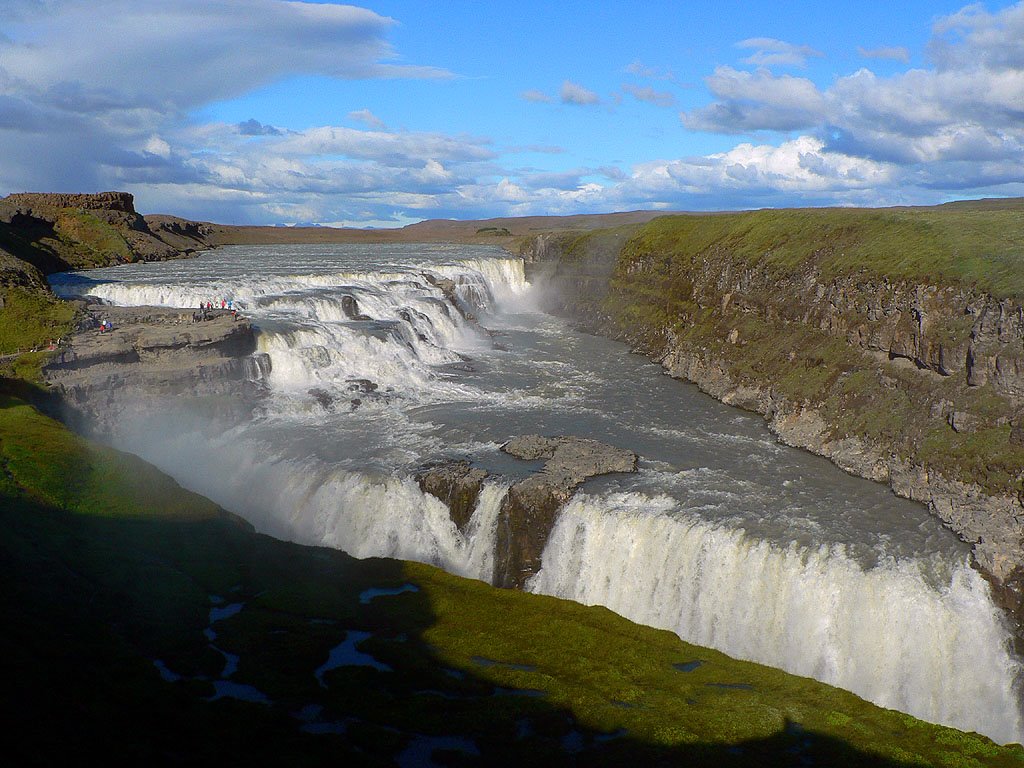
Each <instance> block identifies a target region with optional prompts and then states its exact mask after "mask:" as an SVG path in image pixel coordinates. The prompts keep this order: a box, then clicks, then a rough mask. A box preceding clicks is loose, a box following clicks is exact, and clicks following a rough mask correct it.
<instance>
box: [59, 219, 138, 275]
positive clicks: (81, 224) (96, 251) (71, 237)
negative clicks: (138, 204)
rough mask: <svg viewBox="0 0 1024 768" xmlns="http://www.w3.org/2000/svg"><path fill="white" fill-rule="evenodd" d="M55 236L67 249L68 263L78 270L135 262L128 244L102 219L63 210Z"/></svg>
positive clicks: (114, 228) (115, 229)
mask: <svg viewBox="0 0 1024 768" xmlns="http://www.w3.org/2000/svg"><path fill="white" fill-rule="evenodd" d="M56 218H57V220H56V222H55V224H54V232H55V234H56V236H57V237H58V239H59V240H60V241H61V242H62V243H63V244H64V245H65V246H66V247H67V250H68V253H67V255H66V259H67V261H68V263H70V264H71V266H72V267H74V268H77V269H84V268H91V267H95V266H97V262H100V265H102V264H116V263H118V262H122V261H131V259H132V250H131V247H130V246H129V245H128V243H127V241H126V240H125V239H124V237H123V236H122V235H121V233H120V232H118V230H117V228H116V227H113V226H111V225H110V224H108V223H107V222H105V221H103V220H102V219H99V218H97V217H96V216H95V215H93V214H91V213H89V212H88V211H84V210H77V209H74V208H65V209H62V210H61V211H60V212H59V214H58V215H57V217H56Z"/></svg>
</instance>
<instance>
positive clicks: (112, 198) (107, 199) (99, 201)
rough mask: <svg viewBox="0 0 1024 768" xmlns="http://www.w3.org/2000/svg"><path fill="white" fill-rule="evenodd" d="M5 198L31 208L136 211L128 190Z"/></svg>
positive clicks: (21, 194) (15, 195) (30, 194)
mask: <svg viewBox="0 0 1024 768" xmlns="http://www.w3.org/2000/svg"><path fill="white" fill-rule="evenodd" d="M5 199H6V201H7V202H9V203H12V204H14V205H16V206H24V207H29V208H32V207H48V208H80V209H82V210H85V211H121V212H122V213H135V198H134V196H132V195H131V194H129V193H128V192H97V193H95V194H60V193H52V192H19V193H16V194H13V195H8V196H7V197H6V198H5Z"/></svg>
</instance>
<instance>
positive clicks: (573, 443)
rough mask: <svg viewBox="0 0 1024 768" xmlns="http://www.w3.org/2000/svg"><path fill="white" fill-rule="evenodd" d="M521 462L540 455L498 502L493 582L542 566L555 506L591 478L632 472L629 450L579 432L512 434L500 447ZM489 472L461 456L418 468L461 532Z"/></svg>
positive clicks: (515, 585) (518, 581)
mask: <svg viewBox="0 0 1024 768" xmlns="http://www.w3.org/2000/svg"><path fill="white" fill-rule="evenodd" d="M501 450H502V451H504V452H505V453H507V454H509V455H510V456H515V457H516V458H518V459H523V460H524V461H539V460H542V459H543V460H544V465H543V467H542V468H541V469H540V471H538V472H536V473H535V474H532V475H530V476H529V477H527V478H525V479H523V480H519V481H518V482H516V483H513V484H512V485H511V487H509V489H508V492H507V493H506V494H505V498H504V499H502V502H501V510H500V511H499V513H498V529H497V536H496V541H495V552H494V574H493V576H492V579H491V583H492V584H494V585H496V586H499V587H507V588H512V589H522V588H523V586H524V585H525V584H526V581H527V580H528V579H529V578H530V577H531V576H533V574H535V573H536V572H537V571H538V570H540V565H541V555H542V554H543V552H544V545H545V544H547V541H548V537H549V536H550V535H551V529H552V527H553V526H554V524H555V521H556V519H557V517H558V511H559V510H560V509H561V508H562V507H563V506H564V505H565V503H566V502H568V501H569V499H571V498H572V495H573V494H574V493H575V492H576V490H577V489H578V488H579V487H580V486H581V485H582V484H583V483H584V482H585V481H586V480H587V479H589V478H591V477H596V476H598V475H607V474H611V473H613V472H635V471H636V462H637V455H636V454H635V453H633V452H632V451H627V450H624V449H622V448H615V447H614V446H611V445H607V444H605V443H601V442H598V441H597V440H588V439H586V438H582V437H571V436H561V437H541V436H539V435H523V436H520V437H514V438H512V439H511V440H509V441H508V442H507V443H505V444H504V445H503V446H501ZM487 477H488V473H487V472H486V471H485V470H483V469H479V468H476V467H474V466H473V465H472V464H471V463H470V462H469V461H467V460H465V459H457V460H452V461H443V462H439V463H437V464H433V465H431V466H429V467H425V468H424V469H422V470H420V471H419V472H417V473H416V480H417V482H418V483H419V486H420V488H421V489H422V490H423V492H424V493H429V494H431V495H432V496H435V497H436V498H438V499H440V500H441V501H443V502H444V503H445V504H446V505H447V506H448V509H449V514H450V516H451V519H452V522H454V523H455V525H456V527H457V528H458V529H459V530H460V531H462V532H463V533H464V532H465V531H466V528H467V525H468V523H469V520H470V518H471V517H472V516H473V512H474V510H475V509H476V505H477V502H478V501H479V498H480V491H481V489H482V488H483V484H484V481H485V480H486V479H487Z"/></svg>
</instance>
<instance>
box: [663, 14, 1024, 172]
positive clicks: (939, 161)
mask: <svg viewBox="0 0 1024 768" xmlns="http://www.w3.org/2000/svg"><path fill="white" fill-rule="evenodd" d="M934 30H935V39H934V40H933V43H932V45H931V47H930V50H931V51H932V55H933V58H934V67H932V68H930V69H909V70H907V71H905V72H902V73H899V74H895V75H892V76H888V77H883V76H879V75H877V74H875V73H874V72H872V71H871V70H869V69H860V70H858V71H857V72H854V73H852V74H850V75H847V76H844V77H840V78H838V79H836V80H835V81H834V82H833V83H832V84H831V85H830V86H829V87H827V88H824V89H821V88H818V87H817V86H816V85H815V84H814V83H813V82H811V81H810V80H808V79H804V78H796V77H791V76H788V75H787V76H777V75H775V74H773V73H771V72H770V71H768V70H765V69H758V70H757V71H754V72H747V71H740V70H736V69H733V68H731V67H719V68H718V69H716V70H715V72H714V73H713V74H712V75H711V76H710V77H708V78H707V84H708V88H709V90H710V91H711V92H712V94H713V95H714V97H715V100H714V101H713V102H712V103H711V104H709V105H707V106H705V107H703V108H699V109H696V110H692V111H689V112H684V113H683V114H682V115H681V118H682V121H683V124H684V125H685V126H686V127H688V128H691V129H693V130H702V131H711V132H718V133H726V134H750V133H757V132H793V131H805V132H807V133H808V135H810V136H813V137H815V138H816V140H819V141H821V142H822V147H823V151H824V152H825V153H826V154H827V153H836V154H841V155H843V156H849V157H861V158H864V159H865V160H869V161H872V162H878V163H888V164H893V165H895V166H899V167H901V168H904V169H906V170H908V172H909V171H910V170H911V169H912V170H913V173H912V174H910V173H908V175H907V177H906V178H907V179H910V180H912V182H913V183H914V184H918V185H920V186H923V187H929V188H930V187H933V186H946V187H948V188H950V189H966V188H973V187H985V188H986V189H990V188H993V187H998V186H1000V185H1007V184H1011V185H1012V184H1019V183H1020V182H1022V181H1024V3H1018V4H1016V5H1014V6H1011V7H1010V8H1007V9H1004V10H1003V11H1001V12H998V13H988V12H987V11H985V10H984V9H983V8H982V7H981V6H970V7H968V8H966V9H964V10H963V11H960V12H959V13H956V14H953V15H951V16H948V17H945V18H941V19H939V20H938V21H937V22H936V23H935V26H934ZM875 53H876V54H878V50H876V51H875ZM971 164H973V165H971ZM957 174H961V175H962V178H963V179H964V182H963V185H961V183H960V182H958V181H957V180H956V175H957Z"/></svg>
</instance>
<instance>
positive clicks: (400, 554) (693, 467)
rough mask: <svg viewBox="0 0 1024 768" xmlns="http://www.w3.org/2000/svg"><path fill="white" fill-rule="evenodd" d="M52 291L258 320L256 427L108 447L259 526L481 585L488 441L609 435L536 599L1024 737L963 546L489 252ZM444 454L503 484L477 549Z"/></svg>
mask: <svg viewBox="0 0 1024 768" xmlns="http://www.w3.org/2000/svg"><path fill="white" fill-rule="evenodd" d="M443 279H448V280H452V281H453V282H454V284H455V286H456V293H457V303H458V305H459V306H458V307H457V306H454V305H453V304H452V303H451V302H450V301H449V300H448V299H447V298H446V297H445V294H444V292H443V291H442V290H441V289H440V288H439V287H438V286H437V283H438V282H439V281H440V280H443ZM52 282H53V284H54V289H55V290H56V291H57V292H58V293H59V294H61V295H64V296H74V295H83V294H91V295H93V296H98V297H100V298H102V299H103V300H104V301H106V302H109V303H112V304H121V305H144V304H152V305H162V306H173V307H197V306H198V305H199V303H200V302H205V301H218V302H219V300H220V299H221V298H224V299H230V300H231V301H233V302H234V303H235V304H236V305H238V306H239V307H241V309H242V312H243V314H244V315H245V316H247V317H249V318H250V319H251V320H252V321H253V324H254V325H255V326H256V327H257V329H258V339H259V348H260V351H262V352H265V353H266V354H267V355H268V356H269V358H270V361H271V372H270V373H269V375H268V376H267V378H266V384H267V386H268V388H269V394H268V397H267V398H266V401H265V404H264V406H263V407H262V409H261V411H260V412H259V413H258V414H257V415H256V417H255V418H254V419H253V420H252V421H250V422H248V423H245V424H241V425H234V426H228V425H218V424H215V423H210V422H208V421H206V420H203V419H200V418H198V417H194V416H190V415H189V414H187V413H181V412H179V411H177V410H176V409H175V404H174V403H167V404H158V405H155V407H154V408H153V409H152V412H153V415H152V416H151V417H150V418H148V419H146V420H145V421H144V422H142V421H140V422H136V423H131V424H124V425H123V426H122V429H121V432H120V434H119V435H118V436H117V438H116V441H117V444H118V446H119V447H122V448H125V449H127V450H130V451H132V452H134V453H137V454H139V455H141V456H143V457H144V458H146V459H148V460H149V461H151V462H153V463H154V464H156V465H157V466H159V467H161V468H162V469H164V470H165V471H167V472H169V473H170V474H171V475H173V476H174V477H175V478H176V479H178V481H179V482H181V483H182V484H183V485H185V486H187V487H190V488H193V489H195V490H197V491H199V492H200V493H203V494H204V495H206V496H208V497H210V498H212V499H214V500H215V501H217V502H218V503H220V504H221V505H223V506H224V507H225V508H227V509H230V510H232V511H234V512H237V513H238V514H240V515H242V516H244V517H246V518H247V519H248V520H250V521H251V522H252V523H253V524H254V525H256V526H257V527H258V528H259V529H260V530H263V531H265V532H267V533H270V534H273V535H276V536H279V537H282V538H287V539H292V540H296V541H300V542H303V543H308V544H317V545H324V546H331V547H337V548H340V549H343V550H345V551H346V552H349V553H351V554H353V555H355V556H357V557H369V556H386V557H397V558H403V559H411V560H420V561H424V562H428V563H433V564H436V565H439V566H442V567H443V568H445V569H447V570H449V571H452V572H454V573H458V574H461V575H464V576H469V577H473V578H479V579H484V580H489V578H490V575H491V572H492V569H493V560H494V541H495V523H496V519H497V513H498V509H499V506H500V503H501V499H502V496H503V494H504V492H505V490H506V488H507V486H508V484H509V483H510V482H511V481H512V480H514V479H516V478H518V477H521V476H523V475H524V474H525V473H527V472H529V471H531V470H532V469H534V467H533V466H532V465H527V464H526V463H524V462H519V461H517V460H515V459H512V458H510V457H508V456H505V455H504V454H502V453H501V452H500V451H499V446H500V445H501V444H502V443H503V442H505V441H506V440H508V439H509V438H510V437H512V436H514V435H517V434H527V433H539V434H546V435H556V434H573V435H579V436H582V437H590V438H595V439H597V440H601V441H604V442H607V443H611V444H614V445H617V446H621V447H623V448H629V449H631V450H633V451H635V452H637V453H638V454H639V455H640V456H641V460H640V469H639V472H638V473H637V474H635V475H617V476H609V477H605V478H597V479H594V480H591V481H589V482H588V483H587V484H586V485H584V487H583V489H582V490H581V492H580V493H578V494H577V496H576V497H575V498H574V499H573V500H572V501H571V502H570V503H569V504H568V505H567V506H566V507H565V508H564V509H563V510H562V512H561V513H560V516H559V518H558V520H557V522H556V524H555V528H554V530H553V532H552V535H551V538H550V540H549V542H548V544H547V547H546V549H545V551H544V556H543V566H542V569H541V571H540V572H539V573H538V574H537V575H536V576H535V577H534V578H533V579H532V580H531V581H530V582H529V585H528V588H529V589H530V590H532V591H535V592H543V593H546V594H551V595H557V596H560V597H565V598H569V599H572V600H577V601H579V602H583V603H588V604H601V605H605V606H607V607H609V608H611V609H612V610H614V611H616V612H618V613H620V614H622V615H624V616H626V617H628V618H630V619H632V620H634V621H637V622H640V623H643V624H649V625H652V626H656V627H661V628H665V629H670V630H672V631H674V632H676V633H677V634H678V635H679V636H680V637H682V638H684V639H686V640H688V641H690V642H694V643H697V644H701V645H706V646H711V647H714V648H717V649H719V650H722V651H724V652H726V653H728V654H731V655H733V656H737V657H741V658H745V659H751V660H754V661H759V662H762V663H766V664H770V665H772V666H777V667H781V668H783V669H785V670H787V671H790V672H793V673H796V674H799V675H806V676H810V677H815V678H817V679H819V680H822V681H825V682H828V683H831V684H833V685H837V686H840V687H842V688H846V689H848V690H851V691H853V692H855V693H857V694H859V695H861V696H863V697H864V698H867V699H869V700H871V701H874V702H876V703H878V704H880V705H882V706H885V707H891V708H895V709H900V710H903V711H905V712H909V713H911V714H913V715H916V716H918V717H921V718H923V719H926V720H930V721H933V722H939V723H945V724H948V725H953V726H956V727H958V728H961V729H964V730H974V731H979V732H981V733H984V734H986V735H989V736H991V737H992V738H993V739H995V740H997V741H1000V742H1009V741H1021V740H1024V727H1022V720H1021V707H1020V695H1019V690H1018V687H1017V683H1018V678H1019V676H1020V672H1021V667H1020V664H1019V662H1018V661H1017V660H1016V659H1015V658H1014V657H1013V656H1012V655H1011V653H1010V651H1009V645H1010V636H1009V633H1008V630H1007V628H1006V626H1005V623H1004V621H1003V619H1002V617H1001V615H1000V612H999V611H998V609H996V607H995V606H994V605H993V604H992V601H991V599H990V597H989V593H988V589H987V585H986V584H985V582H984V581H983V580H982V579H981V578H980V577H979V576H978V575H977V574H976V573H975V572H974V571H973V570H972V569H971V568H970V567H969V565H968V551H969V550H968V547H967V546H966V545H964V544H962V543H961V542H959V541H958V540H957V539H956V538H955V537H954V536H953V535H952V534H951V533H950V532H948V531H947V530H946V529H944V528H943V527H942V526H941V525H940V524H939V522H938V521H937V520H936V519H935V518H933V517H931V516H929V515H928V513H927V512H926V510H925V509H924V508H923V507H922V506H920V505H918V504H914V503H911V502H908V501H904V500H901V499H898V498H896V497H895V496H893V495H892V493H891V492H890V491H889V490H888V489H887V488H885V487H883V486H881V485H878V484H875V483H871V482H869V481H866V480H861V479H857V478H853V477H850V476H848V475H846V474H844V473H843V472H841V471H840V470H838V469H837V468H835V467H833V466H832V465H831V464H829V463H828V462H827V461H825V460H824V459H821V458H818V457H815V456H811V455H809V454H807V453H805V452H802V451H799V450H796V449H791V448H788V447H785V446H782V445H780V444H779V443H778V442H777V441H776V440H775V438H774V437H773V436H772V435H771V434H770V433H769V432H768V431H767V430H766V428H765V426H764V424H763V422H762V420H761V418H760V417H758V416H754V415H751V414H748V413H744V412H741V411H738V410H736V409H733V408H729V407H727V406H724V405H722V404H720V403H717V402H715V401H714V400H712V399H711V398H709V397H707V396H705V395H703V394H701V393H700V392H699V391H697V390H696V388H694V387H693V386H691V385H687V384H683V383H680V382H678V381H674V380H672V379H670V378H669V377H667V376H665V375H664V374H663V373H662V372H661V368H660V367H659V366H657V365H654V364H652V363H649V362H647V361H646V360H645V359H643V358H640V357H637V356H635V355H631V354H629V352H628V350H627V349H626V348H625V347H624V346H623V345H621V344H618V343H615V342H611V341H608V340H605V339H601V338H598V337H594V336H589V335H586V334H582V333H579V332H576V331H574V330H572V329H571V327H570V326H569V325H568V324H567V323H566V322H565V321H564V320H562V319H559V318H556V317H553V316H551V315H548V314H545V313H544V312H543V311H541V309H540V306H541V305H542V301H541V300H540V298H541V297H540V291H542V290H543V286H531V285H530V284H528V282H527V281H526V279H525V275H524V266H523V264H522V262H521V261H519V260H517V259H511V258H509V257H508V255H507V254H506V253H504V252H503V251H501V250H499V249H496V248H486V247H477V246H458V245H405V244H403V245H344V246H341V245H330V246H260V247H252V246H246V247H242V246H234V247H228V248H222V249H219V250H216V251H211V252H207V253H204V254H202V255H201V256H199V257H198V258H196V259H192V260H188V261H173V262H162V263H153V264H137V265H128V266H123V267H114V268H109V269H103V270H93V271H90V272H84V273H77V274H74V275H58V276H55V277H54V278H53V280H52ZM466 314H470V315H472V316H474V317H475V318H476V319H477V320H478V322H471V321H469V320H467V319H466V317H465V315H466ZM452 457H455V458H463V457H465V458H470V459H472V460H473V461H474V462H475V463H476V464H477V465H478V466H481V467H483V468H485V469H487V470H489V471H490V472H491V478H490V479H489V481H488V485H487V487H486V488H485V491H484V493H483V494H482V495H481V499H480V502H479V504H478V506H477V509H476V511H475V513H474V516H473V519H472V521H471V524H470V526H469V527H468V529H467V531H466V533H465V535H464V534H462V533H460V532H459V531H458V530H457V529H456V527H455V526H454V525H453V524H452V523H451V521H450V520H449V518H448V514H447V509H446V508H445V507H444V506H443V505H442V504H441V503H440V502H439V501H437V500H436V499H434V498H433V497H431V496H427V495H424V494H423V493H422V492H421V491H420V490H419V488H418V486H417V485H416V483H415V481H414V480H412V479H411V473H412V472H414V471H415V470H416V469H417V468H418V467H421V466H422V465H423V464H424V463H426V462H428V461H431V460H435V459H440V458H452Z"/></svg>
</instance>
